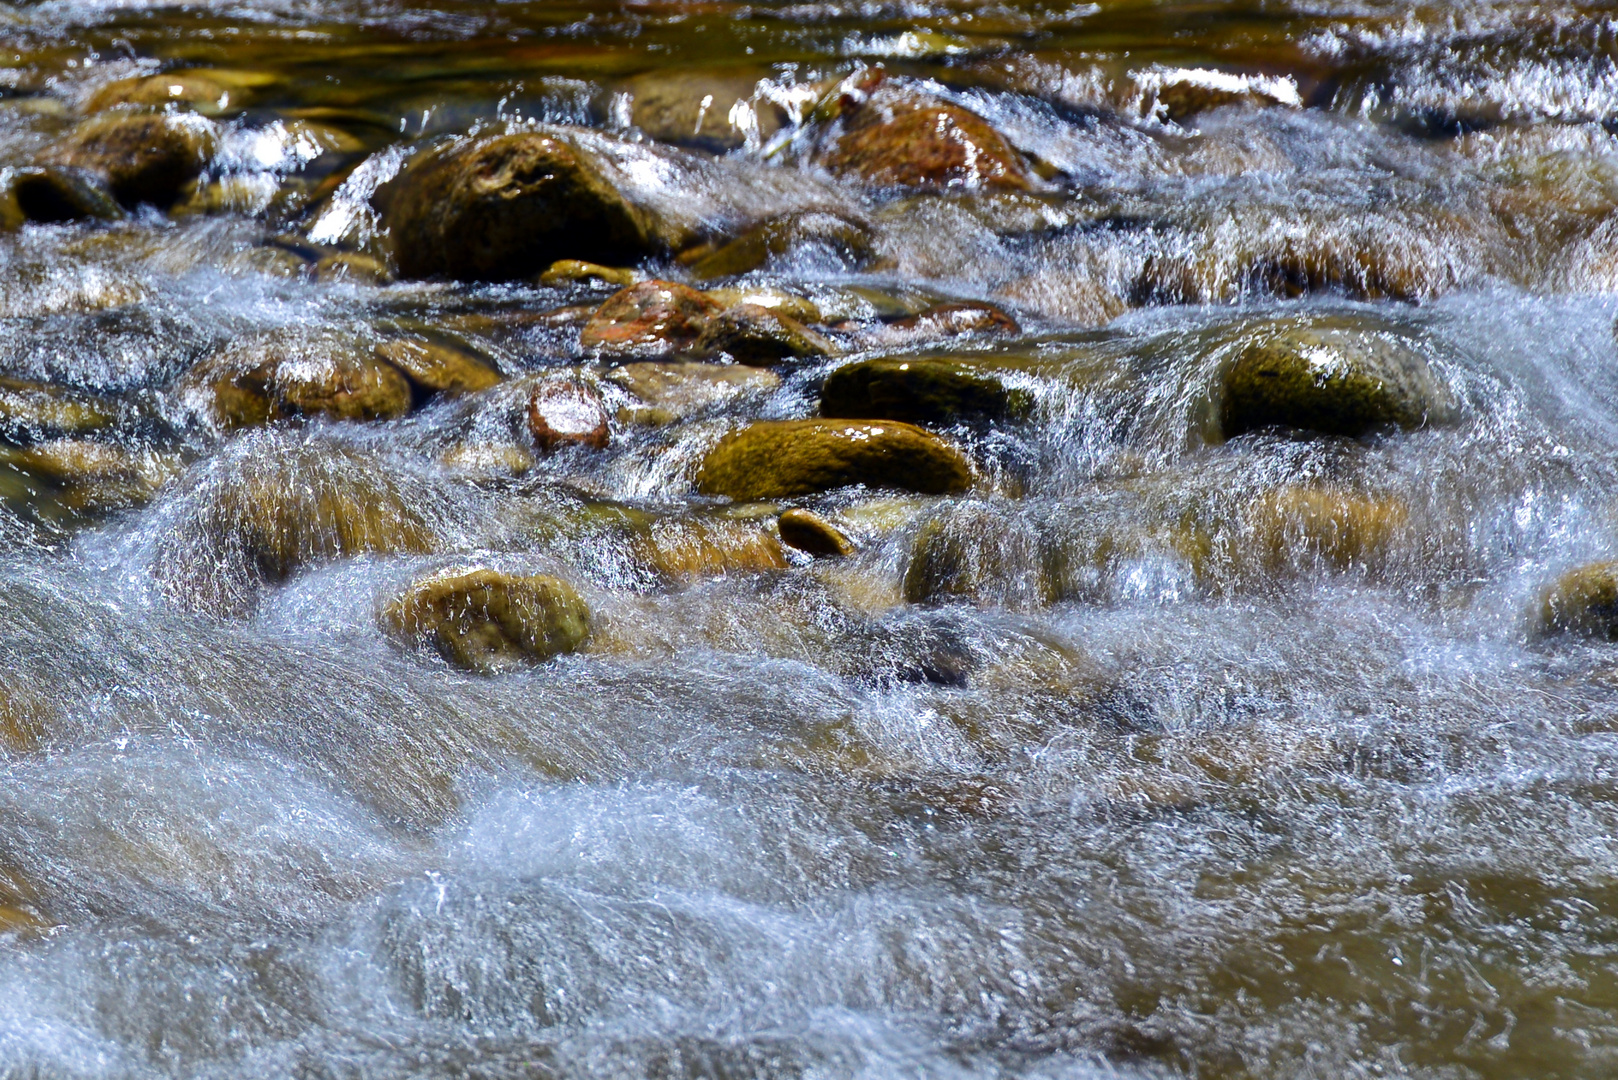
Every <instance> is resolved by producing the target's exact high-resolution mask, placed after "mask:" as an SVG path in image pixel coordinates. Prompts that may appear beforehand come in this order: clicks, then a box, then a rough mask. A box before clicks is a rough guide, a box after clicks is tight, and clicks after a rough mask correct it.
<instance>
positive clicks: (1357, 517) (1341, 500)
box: [1230, 487, 1410, 572]
mask: <svg viewBox="0 0 1618 1080" xmlns="http://www.w3.org/2000/svg"><path fill="white" fill-rule="evenodd" d="M1409 520H1410V508H1409V507H1408V506H1407V505H1406V504H1405V503H1404V501H1403V500H1400V499H1397V498H1393V497H1389V496H1360V495H1352V494H1347V493H1344V492H1338V491H1330V490H1326V489H1323V488H1310V487H1287V488H1283V489H1281V490H1279V491H1273V492H1269V493H1267V494H1265V495H1262V496H1260V497H1259V498H1257V499H1255V500H1253V502H1252V503H1251V504H1250V505H1249V506H1248V507H1247V510H1246V512H1245V514H1244V515H1243V523H1244V528H1243V529H1242V530H1241V532H1240V533H1239V534H1238V535H1236V536H1233V537H1231V538H1230V539H1231V543H1232V544H1233V545H1234V546H1235V547H1236V548H1238V549H1240V550H1238V551H1236V552H1233V556H1234V557H1235V558H1237V559H1246V558H1251V557H1253V556H1256V557H1257V559H1258V561H1259V563H1260V564H1261V565H1262V567H1263V568H1264V569H1265V570H1267V571H1269V572H1276V571H1279V570H1282V569H1285V568H1288V567H1294V568H1297V567H1306V566H1308V565H1310V564H1325V565H1326V566H1329V567H1331V568H1333V569H1337V570H1347V569H1350V568H1353V567H1363V568H1375V567H1377V566H1380V565H1381V564H1382V563H1384V562H1385V560H1386V559H1387V557H1388V555H1389V553H1390V552H1391V551H1392V548H1393V545H1394V542H1395V541H1396V540H1397V538H1398V536H1399V534H1400V533H1401V532H1402V531H1403V530H1404V528H1405V526H1406V525H1407V524H1408V523H1409Z"/></svg>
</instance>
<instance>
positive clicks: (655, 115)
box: [625, 70, 786, 154]
mask: <svg viewBox="0 0 1618 1080" xmlns="http://www.w3.org/2000/svg"><path fill="white" fill-rule="evenodd" d="M768 77H769V72H768V71H766V70H759V71H753V72H707V71H655V72H650V73H648V74H646V75H641V76H638V77H636V78H634V79H631V80H630V81H629V82H628V83H627V84H626V85H625V90H626V91H627V92H628V94H629V95H630V100H631V102H632V104H631V106H630V122H631V123H633V124H634V125H635V126H636V127H638V128H640V129H641V130H642V131H644V132H645V133H646V134H648V135H650V136H651V137H652V138H654V139H657V140H659V141H661V142H669V143H675V144H678V145H681V146H693V147H696V148H697V149H700V150H708V151H711V152H713V153H720V154H722V153H724V152H725V151H727V150H735V149H738V148H740V147H742V146H745V145H747V144H748V142H749V141H751V142H752V143H753V145H755V146H757V145H759V144H760V143H762V142H763V141H764V140H767V139H769V137H770V136H772V135H774V134H775V133H776V132H777V131H779V130H780V129H781V127H782V125H783V124H784V123H785V122H786V114H785V113H784V112H783V111H782V109H781V107H780V106H779V105H776V104H775V103H774V102H771V101H766V100H762V99H760V97H759V95H758V84H759V81H760V80H761V79H766V78H768Z"/></svg>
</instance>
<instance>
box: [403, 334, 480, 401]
mask: <svg viewBox="0 0 1618 1080" xmlns="http://www.w3.org/2000/svg"><path fill="white" fill-rule="evenodd" d="M376 355H377V356H379V357H381V358H382V359H383V360H384V361H386V362H387V363H389V364H392V365H393V366H394V367H396V368H398V369H399V370H400V371H402V372H404V373H405V375H406V376H408V377H409V379H410V381H411V382H412V383H415V384H416V386H417V387H418V388H420V389H421V390H423V391H425V392H426V393H429V394H475V393H477V392H478V391H479V390H487V389H488V388H489V387H491V386H494V385H496V384H498V383H500V382H503V381H504V380H505V376H503V375H501V374H500V370H499V369H498V368H496V367H495V366H494V365H493V364H491V363H489V361H488V360H486V359H484V358H483V357H481V356H479V355H478V354H477V353H475V352H473V351H472V350H471V349H468V348H466V347H464V346H461V345H457V344H455V343H454V342H450V341H444V340H442V339H438V338H429V337H407V338H394V339H393V340H391V341H384V342H383V343H382V344H380V345H378V346H377V347H376Z"/></svg>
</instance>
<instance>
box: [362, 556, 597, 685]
mask: <svg viewBox="0 0 1618 1080" xmlns="http://www.w3.org/2000/svg"><path fill="white" fill-rule="evenodd" d="M381 621H382V624H383V627H384V628H385V629H386V630H387V631H388V633H389V634H391V635H392V636H393V637H395V638H396V639H398V640H399V641H401V642H403V643H405V644H410V645H430V646H431V647H432V648H435V649H436V650H437V651H438V652H439V654H440V655H442V656H443V657H444V659H446V660H448V661H449V662H450V663H451V664H453V665H455V666H456V667H459V668H463V669H466V670H468V671H476V672H480V673H484V674H493V673H495V672H498V671H502V670H505V669H509V668H512V667H516V666H518V665H520V664H523V663H525V662H532V661H540V660H548V659H550V658H551V657H553V656H557V655H559V654H561V653H570V652H574V651H575V650H577V649H578V648H579V647H580V646H581V645H583V644H584V642H585V641H586V639H588V638H589V636H590V612H589V609H588V607H586V606H585V603H584V600H583V599H581V598H580V596H579V594H578V592H577V591H575V590H574V588H573V586H571V585H569V584H568V583H567V582H565V581H563V580H562V579H561V578H558V577H553V576H552V575H549V574H522V575H519V574H508V573H504V572H502V571H499V570H491V569H487V568H479V569H472V570H465V569H452V570H446V571H444V572H442V573H439V574H435V575H433V576H431V577H427V578H424V579H422V580H419V581H416V582H413V583H412V584H411V585H410V587H409V589H407V590H406V591H405V593H404V595H403V596H401V597H399V598H398V599H396V600H394V601H393V602H392V603H391V604H389V605H388V606H387V607H386V608H385V609H384V611H383V613H382V619H381Z"/></svg>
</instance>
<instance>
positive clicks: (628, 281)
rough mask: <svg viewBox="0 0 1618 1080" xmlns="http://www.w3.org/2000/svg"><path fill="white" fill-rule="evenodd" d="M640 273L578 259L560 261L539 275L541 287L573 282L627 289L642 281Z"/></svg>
mask: <svg viewBox="0 0 1618 1080" xmlns="http://www.w3.org/2000/svg"><path fill="white" fill-rule="evenodd" d="M641 280H643V279H642V276H641V274H640V273H639V272H638V271H635V270H631V269H629V268H628V267H625V266H602V265H600V264H599V263H592V262H581V261H580V260H578V259H558V260H556V261H555V262H553V263H551V264H550V265H549V266H547V267H546V268H545V272H544V273H542V274H540V275H539V283H540V284H541V285H566V284H570V283H572V282H584V283H586V284H594V283H596V282H600V283H601V284H603V285H612V286H614V287H616V288H620V289H622V288H625V287H626V286H629V285H633V284H635V283H636V282H637V281H641Z"/></svg>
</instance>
